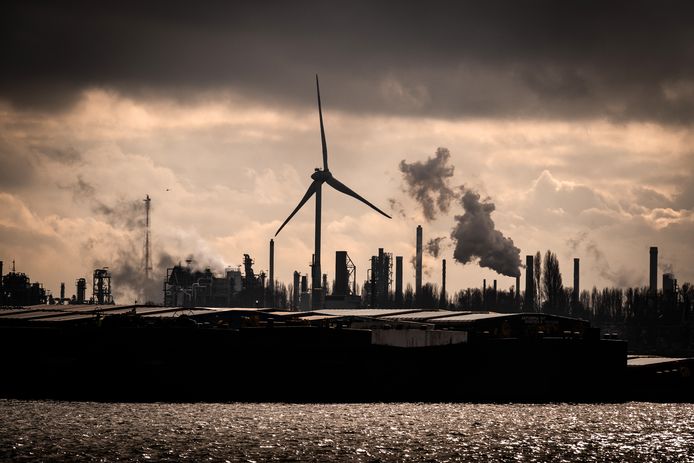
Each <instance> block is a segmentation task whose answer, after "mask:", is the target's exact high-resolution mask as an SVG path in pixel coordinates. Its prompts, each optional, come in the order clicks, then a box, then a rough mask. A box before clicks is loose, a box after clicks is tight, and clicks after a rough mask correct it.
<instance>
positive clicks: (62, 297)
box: [60, 282, 65, 304]
mask: <svg viewBox="0 0 694 463" xmlns="http://www.w3.org/2000/svg"><path fill="white" fill-rule="evenodd" d="M64 301H65V283H64V282H63V283H60V304H63V302H64Z"/></svg>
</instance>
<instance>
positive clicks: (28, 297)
mask: <svg viewBox="0 0 694 463" xmlns="http://www.w3.org/2000/svg"><path fill="white" fill-rule="evenodd" d="M0 276H1V278H0V281H1V282H2V283H1V284H0V286H1V290H0V305H5V306H27V305H36V304H45V303H46V302H47V298H46V291H45V290H44V289H43V286H42V285H41V284H40V283H32V282H31V280H30V279H29V277H28V276H27V275H26V274H24V273H21V272H17V271H16V268H15V262H14V261H12V271H11V272H8V273H7V274H6V275H4V274H2V264H1V263H0Z"/></svg>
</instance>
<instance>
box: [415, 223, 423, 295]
mask: <svg viewBox="0 0 694 463" xmlns="http://www.w3.org/2000/svg"><path fill="white" fill-rule="evenodd" d="M414 282H415V299H416V300H417V301H420V300H421V299H420V298H421V294H422V226H421V225H417V257H416V269H415V280H414Z"/></svg>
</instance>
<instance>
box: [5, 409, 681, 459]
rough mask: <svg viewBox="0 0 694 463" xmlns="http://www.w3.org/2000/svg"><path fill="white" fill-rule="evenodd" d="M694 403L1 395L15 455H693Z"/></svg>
mask: <svg viewBox="0 0 694 463" xmlns="http://www.w3.org/2000/svg"><path fill="white" fill-rule="evenodd" d="M693 412H694V405H690V404H649V403H628V404H608V405H570V404H553V405H521V404H504V405H493V404H403V403H399V404H236V403H230V404H169V403H154V404H119V403H90V402H49V401H33V402H24V401H13V400H4V401H0V459H2V460H10V459H11V460H15V461H33V460H51V461H75V460H77V461H202V460H207V461H258V462H260V461H402V460H405V459H409V460H418V461H421V460H426V461H490V460H495V461H499V460H503V461H509V460H518V461H537V462H539V461H550V460H551V461H692V460H693V459H694V413H693Z"/></svg>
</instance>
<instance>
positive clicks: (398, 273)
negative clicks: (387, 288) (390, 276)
mask: <svg viewBox="0 0 694 463" xmlns="http://www.w3.org/2000/svg"><path fill="white" fill-rule="evenodd" d="M402 304H403V293H402V256H395V306H396V307H401V306H402Z"/></svg>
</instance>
